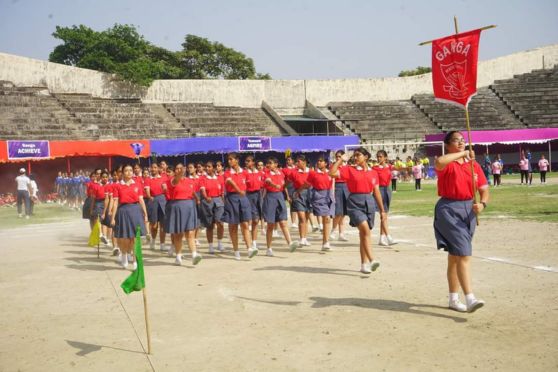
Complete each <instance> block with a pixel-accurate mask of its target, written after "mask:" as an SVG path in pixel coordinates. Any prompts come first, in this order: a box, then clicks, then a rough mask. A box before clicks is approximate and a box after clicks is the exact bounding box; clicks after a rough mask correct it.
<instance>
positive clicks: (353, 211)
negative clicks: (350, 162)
mask: <svg viewBox="0 0 558 372" xmlns="http://www.w3.org/2000/svg"><path fill="white" fill-rule="evenodd" d="M346 157H347V155H343V158H341V159H338V160H337V161H336V162H335V163H334V164H333V167H331V170H330V172H329V174H330V176H332V177H335V178H341V179H343V180H345V182H347V188H348V189H349V192H350V194H349V198H348V201H347V212H348V214H349V223H350V225H351V226H354V227H357V228H358V232H359V239H360V262H361V269H360V271H361V272H362V273H363V274H370V273H371V272H372V271H376V269H378V267H379V266H380V262H378V261H376V260H374V256H373V255H372V237H371V233H370V231H371V230H372V228H373V227H374V212H375V205H374V201H373V200H372V194H373V195H374V199H375V200H376V206H377V207H378V209H379V210H380V219H382V220H384V219H386V217H387V214H386V212H385V211H384V203H383V201H382V195H381V194H380V188H379V185H378V174H377V173H376V171H375V170H373V169H372V168H370V167H369V166H368V160H369V159H370V153H369V152H368V150H366V149H365V148H364V147H359V148H358V149H356V150H355V151H354V155H353V158H354V161H355V166H345V167H341V164H342V163H343V161H346V160H347V159H346Z"/></svg>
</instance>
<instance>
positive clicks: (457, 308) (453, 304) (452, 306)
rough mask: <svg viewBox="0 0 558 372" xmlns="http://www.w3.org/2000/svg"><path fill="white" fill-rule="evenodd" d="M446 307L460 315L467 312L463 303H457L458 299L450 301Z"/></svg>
mask: <svg viewBox="0 0 558 372" xmlns="http://www.w3.org/2000/svg"><path fill="white" fill-rule="evenodd" d="M448 307H449V308H450V309H452V310H455V311H459V312H460V313H465V312H467V306H465V304H464V303H462V302H461V301H459V299H457V300H454V301H450V302H449V305H448Z"/></svg>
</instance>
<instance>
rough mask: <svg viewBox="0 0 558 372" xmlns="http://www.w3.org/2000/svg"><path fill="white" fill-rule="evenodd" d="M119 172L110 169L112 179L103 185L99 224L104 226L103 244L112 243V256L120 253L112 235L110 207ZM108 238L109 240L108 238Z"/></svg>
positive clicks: (111, 206) (111, 207)
mask: <svg viewBox="0 0 558 372" xmlns="http://www.w3.org/2000/svg"><path fill="white" fill-rule="evenodd" d="M121 173H122V171H121V170H117V169H115V170H113V171H112V181H111V182H110V183H108V184H107V185H106V186H105V201H104V208H103V214H102V215H101V225H102V226H105V227H106V235H105V237H106V239H107V242H106V243H105V244H106V245H107V246H110V245H112V255H113V256H118V255H119V254H120V249H119V248H118V245H117V244H116V238H115V237H114V231H113V228H112V225H111V221H112V209H113V202H114V201H113V197H114V193H115V189H116V187H117V185H118V182H119V179H120V175H121ZM109 238H110V241H109V240H108V239H109ZM103 243H104V241H103Z"/></svg>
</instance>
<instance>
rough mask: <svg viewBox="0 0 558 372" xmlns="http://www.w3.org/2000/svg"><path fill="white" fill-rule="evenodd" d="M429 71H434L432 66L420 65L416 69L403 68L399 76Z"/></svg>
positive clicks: (421, 73)
mask: <svg viewBox="0 0 558 372" xmlns="http://www.w3.org/2000/svg"><path fill="white" fill-rule="evenodd" d="M429 72H432V69H431V68H430V67H423V66H418V67H417V68H415V69H414V70H403V71H401V72H400V73H399V75H398V76H399V77H404V76H416V75H423V74H428V73H429Z"/></svg>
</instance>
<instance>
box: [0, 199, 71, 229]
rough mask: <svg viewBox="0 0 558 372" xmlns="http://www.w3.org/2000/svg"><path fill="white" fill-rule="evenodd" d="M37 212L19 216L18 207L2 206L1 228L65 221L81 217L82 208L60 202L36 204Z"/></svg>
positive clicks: (0, 215) (0, 209) (0, 214)
mask: <svg viewBox="0 0 558 372" xmlns="http://www.w3.org/2000/svg"><path fill="white" fill-rule="evenodd" d="M34 212H35V214H34V215H33V216H31V218H30V219H28V220H27V219H25V218H18V216H17V208H15V207H13V208H12V207H2V208H0V230H7V229H10V228H14V227H22V226H29V225H34V224H42V223H52V222H64V221H72V220H76V219H81V210H80V211H79V212H78V211H76V210H73V209H70V208H68V207H63V206H61V205H58V204H46V203H45V204H36V205H35V210H34Z"/></svg>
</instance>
